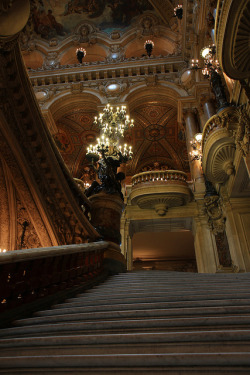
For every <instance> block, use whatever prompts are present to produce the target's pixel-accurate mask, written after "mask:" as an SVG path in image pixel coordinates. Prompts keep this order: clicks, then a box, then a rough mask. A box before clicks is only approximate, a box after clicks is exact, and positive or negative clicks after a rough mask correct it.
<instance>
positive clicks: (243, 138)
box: [234, 106, 250, 156]
mask: <svg viewBox="0 0 250 375" xmlns="http://www.w3.org/2000/svg"><path fill="white" fill-rule="evenodd" d="M237 115H238V128H237V130H235V131H234V138H235V143H236V148H237V149H238V150H240V151H242V153H243V155H244V156H246V155H247V154H248V152H249V137H250V126H249V116H248V115H247V112H246V109H245V106H242V107H240V108H238V110H237Z"/></svg>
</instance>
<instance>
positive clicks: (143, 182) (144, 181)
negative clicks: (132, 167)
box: [130, 170, 192, 216]
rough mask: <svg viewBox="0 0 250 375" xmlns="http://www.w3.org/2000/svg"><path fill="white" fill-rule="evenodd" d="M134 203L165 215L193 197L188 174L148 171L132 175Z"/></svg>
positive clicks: (132, 197) (173, 171) (131, 196)
mask: <svg viewBox="0 0 250 375" xmlns="http://www.w3.org/2000/svg"><path fill="white" fill-rule="evenodd" d="M130 199H131V203H132V205H138V206H139V207H140V208H142V209H154V210H155V212H156V213H157V214H158V215H160V216H164V215H165V214H166V212H167V211H168V209H169V208H170V207H179V206H183V205H185V204H187V203H188V202H190V201H191V199H192V192H191V190H190V188H189V186H188V183H187V175H186V173H184V172H182V171H175V170H165V171H160V170H159V171H148V172H142V173H138V174H137V175H135V176H133V177H132V189H131V194H130Z"/></svg>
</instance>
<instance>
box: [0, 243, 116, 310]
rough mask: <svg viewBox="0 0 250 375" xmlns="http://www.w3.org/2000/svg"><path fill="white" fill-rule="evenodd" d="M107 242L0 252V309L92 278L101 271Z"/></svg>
mask: <svg viewBox="0 0 250 375" xmlns="http://www.w3.org/2000/svg"><path fill="white" fill-rule="evenodd" d="M108 245H109V244H108V242H105V241H100V242H92V243H84V244H77V245H63V246H55V247H48V248H40V249H39V248H37V249H26V250H14V251H9V252H7V253H1V254H0V312H3V311H5V310H8V309H10V308H11V309H12V308H16V307H18V306H20V305H22V304H27V303H30V302H33V301H34V300H38V299H40V298H41V297H44V296H48V295H53V294H55V293H57V292H61V291H62V290H65V289H68V288H71V287H74V286H75V285H80V284H82V283H84V282H86V281H89V280H92V279H94V278H95V277H97V276H99V275H101V274H102V272H103V271H104V267H103V262H104V250H105V249H107V247H108Z"/></svg>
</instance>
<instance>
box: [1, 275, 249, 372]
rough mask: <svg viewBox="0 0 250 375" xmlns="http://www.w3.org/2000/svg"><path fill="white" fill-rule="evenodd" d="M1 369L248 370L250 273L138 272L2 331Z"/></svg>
mask: <svg viewBox="0 0 250 375" xmlns="http://www.w3.org/2000/svg"><path fill="white" fill-rule="evenodd" d="M0 356H1V358H0V374H60V375H64V374H74V375H75V374H102V375H103V374H106V375H107V374H142V375H144V374H199V375H201V374H202V375H203V374H210V375H214V374H233V375H236V374H242V373H244V374H250V274H249V273H244V274H243V273H242V274H192V273H180V272H167V271H138V272H129V273H126V274H119V275H116V276H112V277H110V278H109V279H108V280H107V281H106V282H105V283H103V284H101V285H99V286H96V287H94V288H93V289H91V290H89V291H87V292H85V293H83V294H81V295H77V296H76V297H75V298H72V299H70V300H67V301H65V303H62V304H60V305H55V306H53V307H52V308H51V309H50V310H47V311H40V312H39V313H36V314H35V316H33V317H32V318H29V319H22V320H19V321H15V322H14V324H13V327H11V328H6V329H2V330H1V331H0Z"/></svg>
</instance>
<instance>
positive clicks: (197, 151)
mask: <svg viewBox="0 0 250 375" xmlns="http://www.w3.org/2000/svg"><path fill="white" fill-rule="evenodd" d="M201 140H202V133H197V134H195V136H194V139H192V141H190V143H191V146H192V148H193V150H192V151H191V152H190V153H189V154H190V156H191V161H195V160H200V161H201V160H202V149H201Z"/></svg>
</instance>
